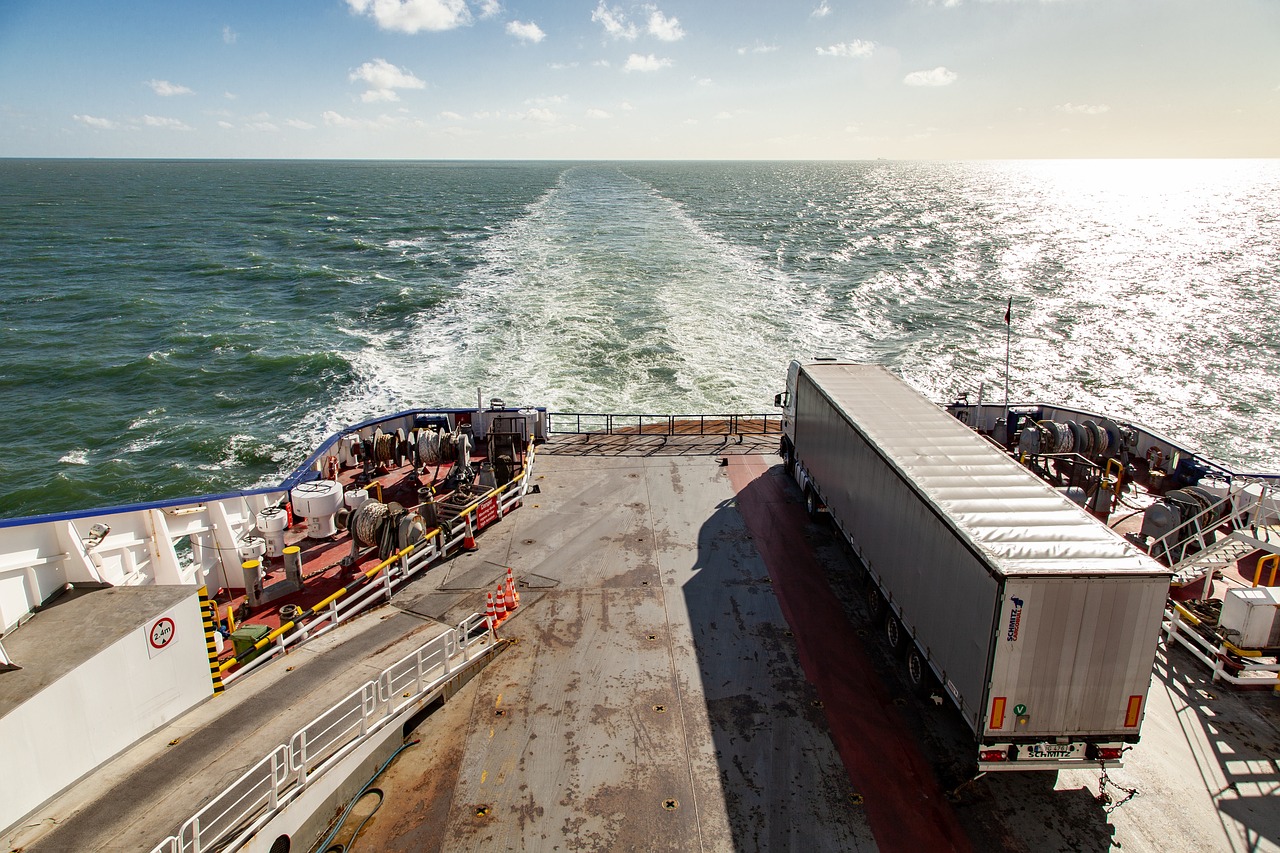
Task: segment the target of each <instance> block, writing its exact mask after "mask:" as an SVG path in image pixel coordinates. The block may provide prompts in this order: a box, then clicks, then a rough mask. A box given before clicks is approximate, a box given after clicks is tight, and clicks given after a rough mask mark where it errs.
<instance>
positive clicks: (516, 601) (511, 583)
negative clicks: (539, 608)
mask: <svg viewBox="0 0 1280 853" xmlns="http://www.w3.org/2000/svg"><path fill="white" fill-rule="evenodd" d="M503 592H504V593H505V594H506V599H505V600H504V601H503V603H504V604H506V605H507V612H508V613H509V612H511V611H512V610H515V609H516V608H517V607H519V606H520V597H519V596H518V595H516V579H515V576H514V575H513V574H511V567H510V566H507V583H506V588H505V589H504V590H503Z"/></svg>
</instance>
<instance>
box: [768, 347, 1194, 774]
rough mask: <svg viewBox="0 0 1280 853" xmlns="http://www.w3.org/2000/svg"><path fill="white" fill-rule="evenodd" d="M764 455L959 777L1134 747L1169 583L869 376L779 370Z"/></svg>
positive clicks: (817, 365) (838, 365) (1112, 760)
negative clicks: (965, 738)
mask: <svg viewBox="0 0 1280 853" xmlns="http://www.w3.org/2000/svg"><path fill="white" fill-rule="evenodd" d="M775 402H776V403H777V404H778V405H780V406H781V407H782V409H783V438H782V447H781V453H782V456H783V458H784V460H785V462H786V464H787V468H788V470H789V471H790V473H791V474H792V476H794V478H795V480H796V482H797V484H798V485H799V486H800V489H801V491H802V492H803V493H804V496H805V501H806V504H807V506H808V508H809V510H810V511H811V512H812V513H826V514H829V516H830V519H831V521H832V522H833V523H834V525H835V527H836V528H837V529H838V530H839V531H840V532H841V533H842V534H843V536H844V538H845V539H846V540H847V541H848V543H849V545H850V546H851V547H852V549H853V552H854V553H855V554H856V555H857V557H858V559H859V560H860V561H861V563H862V565H863V566H864V567H865V569H866V571H867V574H868V576H869V578H870V581H871V584H870V585H869V587H868V604H869V606H870V607H871V609H872V612H873V613H882V614H883V618H884V620H885V621H884V630H885V633H886V635H887V637H888V639H889V642H890V643H891V644H892V645H894V646H902V647H903V650H904V658H905V663H906V667H907V674H908V676H909V677H910V679H911V681H912V682H913V683H914V684H917V685H921V686H925V685H927V684H928V683H929V681H930V679H936V683H937V684H938V685H940V687H941V691H942V692H943V693H945V695H946V697H947V698H948V699H949V700H950V702H951V703H953V704H954V705H955V707H956V708H957V709H958V710H959V712H960V714H961V716H962V717H963V718H964V720H965V722H966V723H967V724H968V726H969V728H970V729H971V730H972V731H973V734H974V738H975V747H976V756H975V758H976V762H977V770H978V771H979V772H983V771H995V770H1056V769H1062V768H1064V767H1071V766H1081V765H1085V764H1091V765H1092V764H1096V763H1098V762H1103V763H1105V766H1110V767H1115V766H1118V765H1119V764H1120V763H1121V761H1122V755H1123V753H1124V751H1125V749H1126V748H1128V746H1129V745H1131V744H1134V743H1137V741H1138V737H1139V731H1140V729H1141V726H1142V718H1143V713H1144V710H1145V704H1146V698H1147V689H1148V686H1149V684H1150V681H1151V668H1152V664H1153V662H1154V658H1155V651H1156V641H1157V636H1158V634H1159V630H1160V620H1161V614H1162V612H1163V609H1164V604H1165V599H1166V597H1167V595H1168V589H1169V578H1170V571H1169V569H1167V568H1165V567H1164V566H1162V565H1160V564H1159V563H1157V562H1156V561H1155V560H1153V559H1151V557H1149V556H1148V555H1146V554H1144V553H1142V552H1141V551H1140V550H1138V549H1137V548H1135V547H1134V546H1133V545H1131V544H1130V543H1128V542H1126V541H1125V540H1124V539H1123V538H1122V537H1121V536H1119V535H1117V534H1116V533H1114V532H1113V531H1111V530H1109V529H1108V528H1107V527H1106V526H1105V525H1103V524H1101V523H1099V522H1098V521H1097V520H1096V519H1094V518H1092V517H1091V516H1089V515H1088V514H1087V513H1086V512H1085V511H1084V510H1083V509H1081V508H1080V507H1078V506H1077V505H1076V504H1074V503H1073V502H1072V501H1070V500H1069V499H1068V498H1066V497H1065V496H1063V495H1061V494H1059V493H1058V492H1057V491H1055V490H1054V489H1053V488H1052V487H1050V486H1048V485H1047V484H1045V483H1043V482H1042V481H1041V480H1040V479H1039V478H1037V477H1036V476H1035V475H1034V474H1032V473H1031V472H1030V471H1028V470H1026V469H1025V468H1024V467H1023V466H1021V465H1020V464H1018V462H1017V461H1016V460H1015V459H1013V458H1012V457H1010V456H1009V455H1008V454H1006V453H1005V452H1004V451H1003V450H1002V449H1001V448H999V447H997V446H995V445H994V444H992V443H991V442H989V441H988V440H986V439H985V438H983V437H982V436H980V435H978V434H977V433H976V432H974V431H972V430H971V429H969V428H968V427H967V426H965V425H964V424H962V423H961V422H960V421H958V420H956V419H955V418H953V417H952V416H951V415H949V414H948V413H947V412H946V411H944V410H943V409H942V408H940V407H939V406H936V405H934V404H933V403H932V402H930V401H929V400H928V399H926V398H924V397H922V396H921V395H920V394H918V393H917V392H916V391H915V390H914V389H912V388H911V387H910V386H909V385H908V384H907V383H906V382H904V381H903V380H902V379H901V378H899V377H898V376H896V375H894V374H893V373H891V372H890V371H889V370H887V369H886V368H884V367H881V366H878V365H869V364H856V363H849V362H840V361H834V360H817V361H815V362H812V363H805V364H801V363H800V362H792V363H791V365H790V368H789V370H788V373H787V390H786V392H785V393H783V394H780V395H778V398H777V399H776V400H775Z"/></svg>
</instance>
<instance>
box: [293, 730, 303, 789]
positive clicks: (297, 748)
mask: <svg viewBox="0 0 1280 853" xmlns="http://www.w3.org/2000/svg"><path fill="white" fill-rule="evenodd" d="M289 768H290V769H291V770H292V771H293V772H295V773H297V774H298V780H297V781H298V787H300V788H301V787H305V786H306V784H307V730H306V729H302V730H301V731H300V732H298V733H297V734H295V735H294V736H293V739H292V740H290V741H289Z"/></svg>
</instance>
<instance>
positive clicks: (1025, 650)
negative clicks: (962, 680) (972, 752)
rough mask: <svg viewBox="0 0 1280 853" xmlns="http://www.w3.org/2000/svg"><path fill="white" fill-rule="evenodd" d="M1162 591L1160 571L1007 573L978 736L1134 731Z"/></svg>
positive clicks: (1139, 715)
mask: <svg viewBox="0 0 1280 853" xmlns="http://www.w3.org/2000/svg"><path fill="white" fill-rule="evenodd" d="M1167 590H1168V581H1167V579H1166V578H1164V577H1162V576H1161V577H1151V578H1146V577H1134V576H1111V577H1105V578H1099V577H1087V576H1074V577H1051V578H1045V577H1040V578H1026V577H1023V578H1008V579H1007V580H1006V584H1005V591H1004V601H1003V603H1002V605H1001V616H1000V621H999V622H998V623H997V626H998V627H997V631H996V637H995V655H994V661H993V666H992V679H991V688H990V692H989V694H988V697H987V701H986V714H987V718H986V727H985V733H986V735H987V736H988V737H993V738H1008V737H1027V736H1032V737H1034V736H1037V735H1043V736H1044V737H1046V738H1051V737H1055V736H1063V735H1066V736H1070V737H1081V736H1097V735H1108V736H1117V737H1119V736H1124V735H1136V734H1137V733H1138V729H1139V726H1140V724H1141V721H1142V712H1143V710H1144V707H1145V703H1146V696H1147V687H1148V685H1149V684H1150V681H1151V666H1152V663H1153V662H1154V659H1155V644H1154V643H1152V642H1151V637H1150V630H1151V628H1150V626H1151V625H1152V623H1153V622H1155V621H1156V620H1157V619H1159V618H1160V616H1159V614H1160V612H1161V609H1162V608H1163V606H1164V601H1165V595H1166V593H1167Z"/></svg>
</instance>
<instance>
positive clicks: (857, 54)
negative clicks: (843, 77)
mask: <svg viewBox="0 0 1280 853" xmlns="http://www.w3.org/2000/svg"><path fill="white" fill-rule="evenodd" d="M815 49H816V50H817V51H818V55H819V56H843V57H848V58H850V59H865V58H867V57H868V56H870V55H871V54H872V53H874V52H875V49H876V43H875V42H873V41H864V40H863V39H854V40H853V41H846V42H841V43H840V44H833V45H831V46H830V47H819V48H815Z"/></svg>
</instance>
